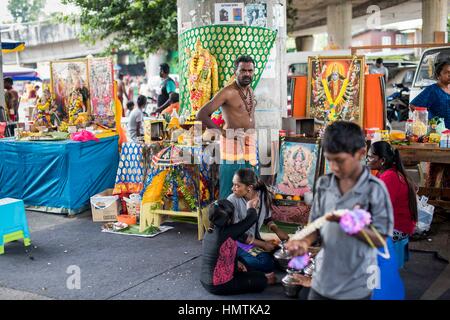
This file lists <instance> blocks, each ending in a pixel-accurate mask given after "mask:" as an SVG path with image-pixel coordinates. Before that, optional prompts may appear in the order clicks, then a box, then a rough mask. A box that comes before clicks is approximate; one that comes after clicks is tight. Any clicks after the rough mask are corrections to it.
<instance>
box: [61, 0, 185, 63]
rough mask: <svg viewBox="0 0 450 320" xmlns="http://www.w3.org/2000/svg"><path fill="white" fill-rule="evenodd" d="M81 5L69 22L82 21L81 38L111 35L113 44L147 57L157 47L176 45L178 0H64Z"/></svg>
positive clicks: (87, 39)
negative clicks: (78, 11)
mask: <svg viewBox="0 0 450 320" xmlns="http://www.w3.org/2000/svg"><path fill="white" fill-rule="evenodd" d="M63 3H65V4H67V3H72V4H75V5H76V6H78V7H79V8H80V13H78V14H72V15H66V16H65V18H64V20H65V21H66V22H72V23H80V24H81V30H82V33H81V35H80V37H81V40H83V41H86V42H90V43H93V44H94V43H95V41H96V40H99V39H101V40H103V39H106V38H108V37H111V39H112V42H111V47H115V48H117V49H129V50H131V51H132V52H134V53H135V54H137V55H138V56H141V57H144V56H146V55H148V54H150V53H153V52H156V51H158V49H165V50H176V48H177V39H178V34H177V3H176V0H95V1H92V0H63Z"/></svg>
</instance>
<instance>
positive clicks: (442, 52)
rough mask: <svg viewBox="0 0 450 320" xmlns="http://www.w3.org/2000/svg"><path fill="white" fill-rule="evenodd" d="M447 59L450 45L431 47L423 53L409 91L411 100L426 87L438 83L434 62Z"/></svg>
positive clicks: (449, 57) (449, 55)
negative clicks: (435, 76)
mask: <svg viewBox="0 0 450 320" xmlns="http://www.w3.org/2000/svg"><path fill="white" fill-rule="evenodd" d="M445 59H450V47H437V48H430V49H427V50H425V51H424V52H423V53H422V57H421V58H420V62H419V64H418V65H417V69H416V73H415V75H414V80H413V83H412V86H411V91H410V93H409V101H412V100H413V99H414V98H415V97H417V96H418V95H419V93H420V92H421V91H422V90H423V89H424V88H425V87H428V86H429V85H432V84H433V83H436V80H435V79H434V64H435V63H436V62H438V61H442V60H445Z"/></svg>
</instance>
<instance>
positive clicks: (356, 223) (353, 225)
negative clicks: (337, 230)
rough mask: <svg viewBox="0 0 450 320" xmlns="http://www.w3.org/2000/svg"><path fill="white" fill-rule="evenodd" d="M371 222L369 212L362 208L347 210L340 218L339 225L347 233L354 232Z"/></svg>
mask: <svg viewBox="0 0 450 320" xmlns="http://www.w3.org/2000/svg"><path fill="white" fill-rule="evenodd" d="M370 222H371V216H370V213H369V212H367V211H365V210H362V209H354V210H353V211H350V210H348V211H347V212H346V213H345V214H344V215H343V216H342V217H341V219H340V221H339V225H340V226H341V228H342V230H344V231H345V232H346V233H348V234H356V233H358V232H360V231H361V230H362V229H364V227H365V226H367V225H369V224H370Z"/></svg>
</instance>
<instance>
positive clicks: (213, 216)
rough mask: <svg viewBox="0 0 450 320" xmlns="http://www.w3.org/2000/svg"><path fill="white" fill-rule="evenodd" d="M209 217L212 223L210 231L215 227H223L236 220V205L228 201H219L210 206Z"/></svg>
mask: <svg viewBox="0 0 450 320" xmlns="http://www.w3.org/2000/svg"><path fill="white" fill-rule="evenodd" d="M208 217H209V221H210V223H211V225H210V229H212V228H213V227H214V226H217V227H223V226H225V225H227V224H229V222H230V221H231V222H232V221H233V218H234V205H233V203H231V202H230V201H228V200H227V199H222V200H217V201H215V202H213V203H212V204H211V205H210V206H209V210H208Z"/></svg>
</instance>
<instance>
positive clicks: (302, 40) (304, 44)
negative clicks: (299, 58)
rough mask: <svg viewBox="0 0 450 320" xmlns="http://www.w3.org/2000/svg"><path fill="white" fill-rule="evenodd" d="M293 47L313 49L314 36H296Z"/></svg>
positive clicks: (303, 49) (305, 49) (302, 49)
mask: <svg viewBox="0 0 450 320" xmlns="http://www.w3.org/2000/svg"><path fill="white" fill-rule="evenodd" d="M295 47H296V49H297V51H313V48H314V37H313V36H301V37H296V38H295Z"/></svg>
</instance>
